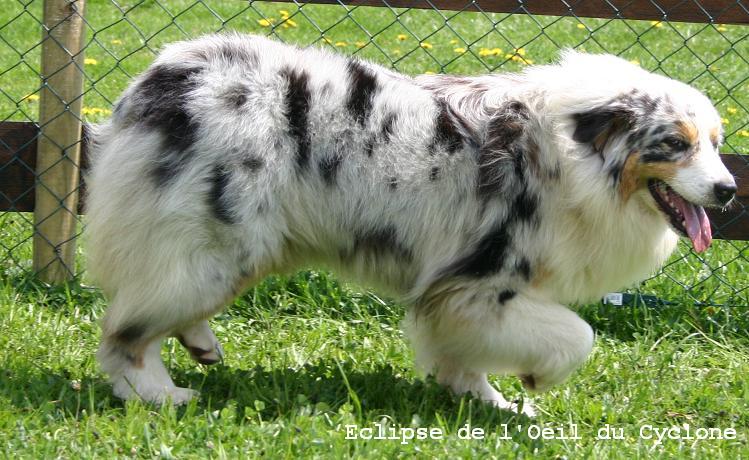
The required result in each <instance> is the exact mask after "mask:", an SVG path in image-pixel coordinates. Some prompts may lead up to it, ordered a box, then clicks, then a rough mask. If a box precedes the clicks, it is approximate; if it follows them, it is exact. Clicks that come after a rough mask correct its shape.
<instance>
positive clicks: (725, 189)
mask: <svg viewBox="0 0 749 460" xmlns="http://www.w3.org/2000/svg"><path fill="white" fill-rule="evenodd" d="M714 190H715V198H717V199H718V201H720V203H721V204H723V205H726V204H728V202H729V201H731V200H732V199H733V197H734V196H736V183H734V182H718V183H717V184H715V186H714Z"/></svg>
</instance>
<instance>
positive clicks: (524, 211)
mask: <svg viewBox="0 0 749 460" xmlns="http://www.w3.org/2000/svg"><path fill="white" fill-rule="evenodd" d="M537 208H538V196H536V195H535V194H534V193H532V192H531V191H530V190H528V187H527V186H525V187H523V189H522V190H520V192H519V193H518V195H517V196H516V197H515V201H514V202H513V203H512V207H511V208H510V212H511V213H512V218H515V219H519V220H521V221H525V222H529V221H531V220H532V219H533V218H534V217H535V216H536V209H537Z"/></svg>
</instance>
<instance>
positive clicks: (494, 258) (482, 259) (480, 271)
mask: <svg viewBox="0 0 749 460" xmlns="http://www.w3.org/2000/svg"><path fill="white" fill-rule="evenodd" d="M510 242H511V238H510V232H509V226H508V225H506V224H505V222H499V223H497V224H495V226H494V227H493V228H492V229H491V230H490V231H489V232H487V233H486V234H485V235H484V236H483V237H482V238H481V239H480V240H479V242H478V243H477V244H476V246H475V247H474V248H473V250H471V251H470V252H469V253H468V254H466V255H465V256H463V257H462V258H460V259H458V260H457V261H455V262H454V263H452V264H451V265H450V266H448V267H447V268H446V269H445V270H444V271H443V276H465V277H469V278H482V277H485V276H488V275H492V274H495V273H499V272H500V271H501V270H502V266H503V265H504V262H505V257H506V255H507V251H508V249H509V245H510Z"/></svg>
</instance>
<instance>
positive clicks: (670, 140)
mask: <svg viewBox="0 0 749 460" xmlns="http://www.w3.org/2000/svg"><path fill="white" fill-rule="evenodd" d="M663 143H664V144H666V146H668V147H669V148H670V149H672V150H677V151H681V150H686V149H688V148H689V144H688V143H687V142H686V141H684V140H683V139H679V138H678V137H667V138H665V139H663Z"/></svg>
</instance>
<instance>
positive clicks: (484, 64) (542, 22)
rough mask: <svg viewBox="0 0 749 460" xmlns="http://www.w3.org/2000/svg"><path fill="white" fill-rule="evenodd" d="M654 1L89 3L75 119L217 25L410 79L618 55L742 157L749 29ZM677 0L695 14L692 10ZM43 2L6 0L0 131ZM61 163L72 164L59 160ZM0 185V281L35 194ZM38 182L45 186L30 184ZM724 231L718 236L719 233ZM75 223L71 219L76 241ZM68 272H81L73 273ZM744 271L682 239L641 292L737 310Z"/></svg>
mask: <svg viewBox="0 0 749 460" xmlns="http://www.w3.org/2000/svg"><path fill="white" fill-rule="evenodd" d="M78 3H79V4H80V2H78ZM333 3H334V2H333ZM450 3H451V4H452V5H454V4H456V3H458V2H450ZM651 3H652V5H653V6H654V8H657V9H659V11H661V12H662V19H661V20H634V19H631V18H627V16H626V15H625V14H622V10H621V8H619V9H617V8H616V7H614V6H613V4H610V3H607V2H602V4H603V5H604V6H607V5H608V7H610V16H611V17H610V18H608V19H595V18H588V17H581V16H578V15H577V14H576V10H575V7H574V4H572V6H566V7H565V10H564V14H563V15H562V16H545V15H537V14H532V13H531V12H529V11H528V10H527V9H525V8H524V6H523V3H522V2H519V3H518V4H517V8H516V9H515V10H514V11H512V12H510V13H493V12H489V11H487V10H486V8H484V7H482V2H480V1H478V2H469V1H466V2H465V5H464V7H463V9H462V10H461V9H458V10H457V11H454V10H450V11H448V10H439V9H437V8H436V7H434V6H431V7H430V5H432V4H431V3H430V2H421V3H420V6H421V8H418V9H417V8H393V7H390V6H389V5H388V2H387V0H383V1H382V5H381V6H379V7H369V6H347V5H346V4H344V2H339V3H337V4H336V3H334V4H312V3H306V2H305V3H300V2H295V3H271V2H258V1H249V2H240V1H236V0H227V1H217V0H210V1H209V0H204V1H195V0H170V1H158V0H141V1H137V0H133V1H129V2H123V1H112V0H89V1H88V2H87V4H86V7H85V10H86V12H85V18H84V19H85V26H86V39H85V41H84V45H85V46H84V50H83V52H84V53H85V60H81V61H80V62H82V70H83V75H84V83H85V84H84V92H83V95H82V100H83V108H82V110H81V114H82V118H83V119H84V121H85V122H88V123H90V122H97V121H101V120H103V119H105V118H106V117H107V116H109V114H110V113H111V108H112V104H113V102H114V101H115V100H116V98H117V96H118V95H119V94H120V93H121V92H122V91H123V90H124V89H125V87H126V86H127V84H128V82H129V81H130V80H131V78H132V77H133V76H135V75H137V74H138V73H140V72H141V71H143V70H144V69H145V68H146V67H147V66H148V65H149V63H150V62H151V61H152V60H153V58H154V56H155V55H156V53H157V52H158V50H159V49H160V48H161V46H162V45H164V44H166V43H169V42H173V41H176V40H181V39H185V38H189V37H195V36H198V35H202V34H206V33H210V32H217V31H225V30H237V31H242V32H249V33H257V34H263V35H270V36H273V37H275V38H276V39H278V40H281V41H284V42H289V43H295V44H299V45H317V46H324V47H329V48H332V49H335V50H336V51H338V52H340V53H344V54H350V55H358V56H361V57H362V58H365V59H370V60H373V61H375V62H378V63H380V64H384V65H386V66H389V67H392V68H393V69H396V70H398V71H401V72H404V73H408V74H417V73H429V72H435V73H437V72H443V73H454V74H469V75H470V74H478V73H484V72H495V71H518V70H521V69H522V68H524V67H525V66H527V65H532V64H541V63H546V62H549V61H552V60H554V59H555V58H556V57H557V56H558V53H559V50H560V49H562V48H567V47H569V48H576V49H580V50H584V51H588V52H608V53H613V54H617V55H620V56H622V57H624V58H625V59H628V60H630V61H632V62H634V63H636V64H638V65H640V66H642V67H644V68H646V69H649V70H653V71H656V72H660V73H663V74H665V75H667V76H670V77H673V78H676V79H678V80H681V81H684V82H687V83H689V84H692V85H694V86H696V87H697V88H699V89H701V90H703V91H704V92H705V93H706V94H707V95H708V96H709V97H710V98H711V99H712V100H713V101H714V102H715V104H716V106H717V107H718V110H719V111H720V113H721V114H722V117H723V123H724V128H725V145H724V147H723V151H724V152H726V153H728V152H738V153H746V152H747V147H748V146H749V126H748V124H749V40H747V38H748V37H749V27H745V26H741V25H723V24H719V23H716V22H714V21H713V20H712V19H711V18H710V17H709V15H708V13H707V12H706V11H705V13H704V18H703V19H702V20H700V22H695V23H684V22H673V21H669V9H668V8H666V7H661V6H659V5H658V2H651ZM669 3H670V4H673V2H669ZM677 3H678V2H677ZM683 3H690V4H691V3H694V5H695V6H696V7H697V9H698V10H700V9H701V5H700V4H699V2H689V1H687V2H683ZM726 3H727V4H728V5H729V6H731V7H732V13H731V14H733V15H734V16H736V18H735V20H734V21H730V22H736V23H738V22H747V21H746V20H747V18H749V7H745V6H744V5H743V4H742V2H735V3H731V2H726ZM565 5H566V4H565ZM42 7H43V5H42V2H40V1H21V0H18V1H15V2H12V3H11V2H6V4H5V5H4V7H3V8H2V10H1V11H0V122H2V123H0V133H6V132H7V130H6V127H7V126H5V125H7V123H6V122H18V121H25V122H31V123H38V120H39V118H38V111H39V107H38V104H39V95H40V92H41V91H42V83H41V71H40V57H41V51H40V50H41V43H40V37H41V36H42V32H41V31H42V27H43V18H42ZM458 8H459V7H458ZM703 11H704V10H703ZM738 16H741V17H738ZM66 102H70V101H66ZM32 128H33V129H36V125H35V126H33V127H32ZM31 139H33V140H31V141H25V142H24V141H23V140H13V139H11V138H10V137H8V136H3V137H0V151H1V152H0V153H1V154H2V156H0V174H2V175H3V176H2V177H5V178H18V177H31V178H33V177H35V175H36V174H37V171H36V169H35V165H34V164H33V156H29V155H25V156H24V155H22V153H23V152H28V150H29V149H33V145H31V144H33V142H36V140H37V139H36V138H35V137H34V136H33V135H32V136H31ZM30 159H31V160H30ZM60 161H70V160H69V159H68V158H67V157H65V156H63V157H62V158H61V159H60ZM745 166H746V167H749V165H745ZM6 182H7V180H6ZM13 182H14V184H15V183H16V181H15V179H13ZM17 183H18V184H21V183H28V182H24V181H22V180H18V181H17ZM0 185H2V187H0V204H2V208H0V209H5V211H0V272H1V273H2V276H5V277H15V276H22V275H24V274H27V273H28V272H29V271H30V270H31V259H32V253H31V252H32V249H31V240H32V237H33V235H34V222H33V215H32V214H31V213H29V212H22V211H28V209H27V208H26V207H25V206H22V205H20V204H21V203H28V201H29V199H30V197H31V196H33V194H34V190H33V189H31V188H27V189H18V188H15V189H13V190H11V191H10V192H9V191H8V184H0ZM36 186H37V187H39V186H42V187H44V186H45V184H44V183H43V182H41V181H39V180H37V181H36ZM11 188H12V187H11ZM60 198H61V203H62V197H60ZM64 211H65V212H69V213H75V210H73V209H65V210H64ZM742 212H743V213H746V212H747V210H745V209H742ZM726 225H731V223H730V222H729V223H728V224H726ZM725 228H726V227H725V226H724V227H720V228H716V229H714V230H715V233H716V234H717V235H720V234H721V232H722V231H724V230H725ZM80 229H82V222H80V221H79V223H78V234H80ZM83 250H85V246H84V247H81V246H79V247H78V249H77V252H78V255H79V256H80V254H81V253H82V252H83ZM78 259H80V257H78ZM76 265H78V263H76ZM69 270H70V271H71V272H73V273H79V274H80V273H82V272H83V271H82V267H80V266H78V267H69ZM748 271H749V243H747V242H746V241H735V240H734V241H716V242H715V243H714V247H713V249H712V250H710V251H708V252H707V253H706V254H702V255H698V254H696V253H694V252H693V251H692V250H691V248H690V247H689V246H688V245H686V244H680V246H679V248H678V251H677V253H676V254H675V255H674V256H673V257H672V259H671V260H670V261H669V263H668V264H667V265H666V266H665V267H664V268H663V269H662V270H661V271H660V272H659V273H658V274H657V275H656V276H654V277H653V278H651V279H649V280H647V281H646V282H644V283H643V284H642V286H641V287H640V289H641V291H642V292H646V293H652V294H655V295H657V296H658V297H659V298H662V299H667V300H670V301H674V302H692V303H698V304H702V305H704V306H705V307H706V308H720V307H722V306H727V305H733V306H737V305H741V306H746V305H749V282H747V274H746V273H747V272H748ZM84 276H85V275H84Z"/></svg>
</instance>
